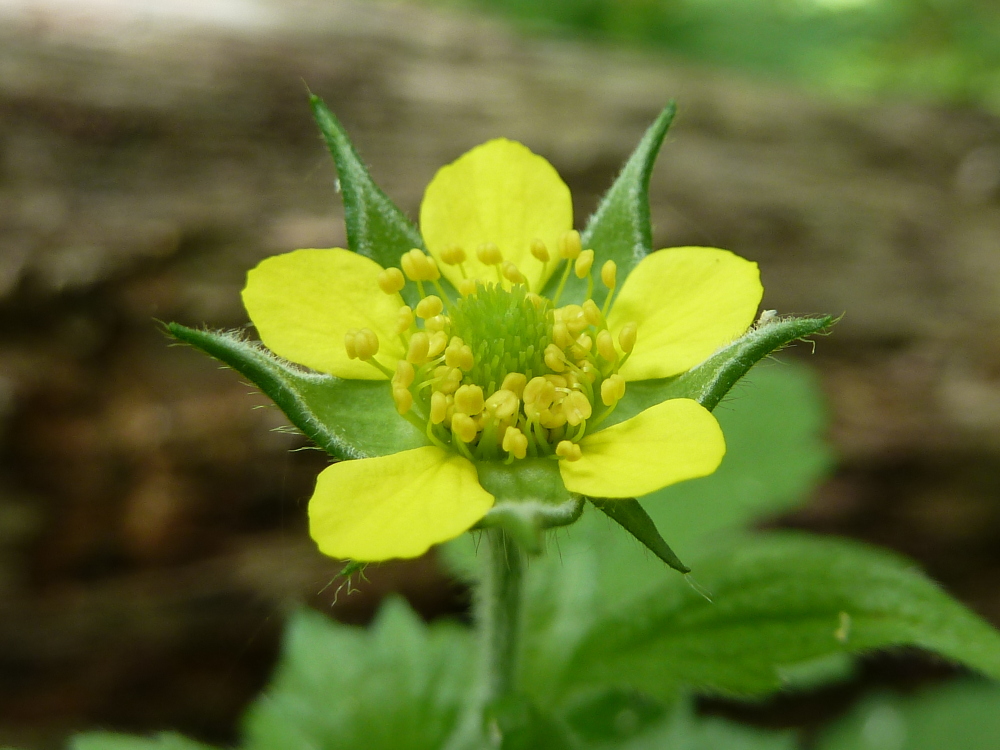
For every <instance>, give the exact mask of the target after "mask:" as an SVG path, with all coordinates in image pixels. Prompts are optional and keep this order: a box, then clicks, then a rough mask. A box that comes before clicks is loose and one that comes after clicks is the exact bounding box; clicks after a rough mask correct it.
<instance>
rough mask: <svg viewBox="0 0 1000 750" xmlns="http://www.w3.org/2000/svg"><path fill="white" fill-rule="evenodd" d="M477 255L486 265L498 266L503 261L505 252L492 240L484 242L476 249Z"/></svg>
mask: <svg viewBox="0 0 1000 750" xmlns="http://www.w3.org/2000/svg"><path fill="white" fill-rule="evenodd" d="M476 257H477V258H479V262H480V263H482V264H483V265H484V266H498V265H500V264H501V263H503V254H502V253H501V252H500V248H499V247H497V246H496V245H495V244H494V243H492V242H484V243H483V244H482V245H480V246H479V248H478V249H477V250H476Z"/></svg>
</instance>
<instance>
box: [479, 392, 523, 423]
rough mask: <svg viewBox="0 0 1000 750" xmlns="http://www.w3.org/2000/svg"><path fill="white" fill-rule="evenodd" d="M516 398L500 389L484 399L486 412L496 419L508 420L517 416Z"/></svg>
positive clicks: (511, 393)
mask: <svg viewBox="0 0 1000 750" xmlns="http://www.w3.org/2000/svg"><path fill="white" fill-rule="evenodd" d="M517 404H518V398H517V396H515V395H514V393H513V392H512V391H508V390H506V389H505V388H501V389H500V390H498V391H497V392H496V393H494V394H493V395H492V396H490V397H489V398H488V399H486V411H487V412H489V413H490V414H492V415H493V416H494V417H496V418H497V419H509V418H510V417H512V416H514V415H515V414H517Z"/></svg>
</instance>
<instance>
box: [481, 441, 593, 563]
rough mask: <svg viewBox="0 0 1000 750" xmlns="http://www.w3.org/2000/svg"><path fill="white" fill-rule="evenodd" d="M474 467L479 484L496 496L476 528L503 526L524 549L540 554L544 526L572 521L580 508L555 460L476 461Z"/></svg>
mask: <svg viewBox="0 0 1000 750" xmlns="http://www.w3.org/2000/svg"><path fill="white" fill-rule="evenodd" d="M476 470H477V472H478V474H479V483H480V484H481V485H482V486H483V488H484V489H485V490H486V491H487V492H489V493H490V494H491V495H493V497H494V498H496V502H495V503H494V505H493V507H492V508H490V510H489V512H488V513H487V514H486V515H485V516H484V517H483V518H482V520H480V521H479V523H478V524H476V528H490V527H499V528H502V529H504V530H505V531H507V533H508V534H510V535H511V536H513V537H514V539H516V540H517V542H518V544H520V545H521V547H522V548H523V549H524V551H525V552H529V553H532V554H538V553H540V552H541V551H542V550H543V549H544V544H543V534H544V532H545V530H546V529H551V528H556V527H558V526H566V525H567V524H571V523H573V522H574V521H575V520H576V519H577V518H579V517H580V513H581V512H582V511H583V500H582V499H581V498H579V497H576V496H574V495H572V494H571V493H570V492H569V490H567V489H566V486H565V485H564V484H563V481H562V476H561V475H560V474H559V464H558V462H556V461H552V460H550V459H547V458H536V459H524V460H522V461H515V462H514V463H511V464H504V463H502V462H489V463H479V464H476Z"/></svg>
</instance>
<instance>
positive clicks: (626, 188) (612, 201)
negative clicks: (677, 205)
mask: <svg viewBox="0 0 1000 750" xmlns="http://www.w3.org/2000/svg"><path fill="white" fill-rule="evenodd" d="M676 113H677V106H676V105H675V104H674V102H672V101H671V102H670V103H669V104H667V106H666V107H664V109H663V111H662V112H660V115H659V117H657V118H656V120H655V121H654V122H653V124H652V125H650V126H649V128H648V129H647V130H646V132H645V134H644V135H643V136H642V140H640V141H639V145H638V146H636V149H635V151H633V152H632V155H631V156H630V157H629V159H628V161H627V162H625V166H624V167H622V171H621V172H620V173H619V174H618V177H617V178H616V179H615V181H614V183H613V184H612V185H611V187H610V188H609V189H608V192H606V193H605V194H604V197H603V198H602V199H601V202H600V204H598V206H597V210H596V211H595V212H594V214H593V216H591V217H590V220H589V221H588V222H587V226H586V228H585V229H584V230H583V232H581V234H580V240H581V242H582V244H583V247H584V248H592V249H593V250H594V253H595V258H594V269H595V273H599V272H600V269H601V266H602V265H603V264H604V263H605V262H606V261H609V260H613V261H614V262H615V263H616V264H617V266H618V283H619V286H620V285H621V282H622V281H623V280H624V279H625V277H626V276H628V274H629V273H630V272H631V271H632V269H633V268H634V267H635V265H636V264H637V263H638V262H639V261H640V260H642V259H643V258H644V257H646V256H647V255H649V253H651V252H652V251H653V233H652V229H651V226H650V218H649V177H650V175H651V174H652V173H653V165H654V164H655V163H656V155H657V154H658V153H659V151H660V146H661V145H662V144H663V139H664V137H665V136H666V135H667V131H668V130H669V129H670V124H671V123H672V122H673V120H674V115H675V114H676ZM560 278H561V275H560V274H558V273H556V274H553V277H552V278H551V279H550V280H549V283H548V285H547V286H546V289H545V294H546V296H549V297H551V296H552V295H553V294H554V293H555V290H556V287H557V286H558V285H559V279H560ZM586 292H587V280H586V279H578V278H577V277H576V274H570V276H569V279H568V280H567V282H566V287H565V289H564V291H563V296H562V299H561V301H562V302H563V303H566V302H577V303H579V302H582V301H583V299H584V298H585V297H586Z"/></svg>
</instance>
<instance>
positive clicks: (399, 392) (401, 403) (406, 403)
mask: <svg viewBox="0 0 1000 750" xmlns="http://www.w3.org/2000/svg"><path fill="white" fill-rule="evenodd" d="M392 400H393V401H395V402H396V411H398V412H399V413H400V414H406V413H407V412H408V411H409V410H410V409H411V408H413V394H412V393H410V390H409V389H408V388H403V387H402V386H398V385H397V386H396V387H395V388H393V389H392Z"/></svg>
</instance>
